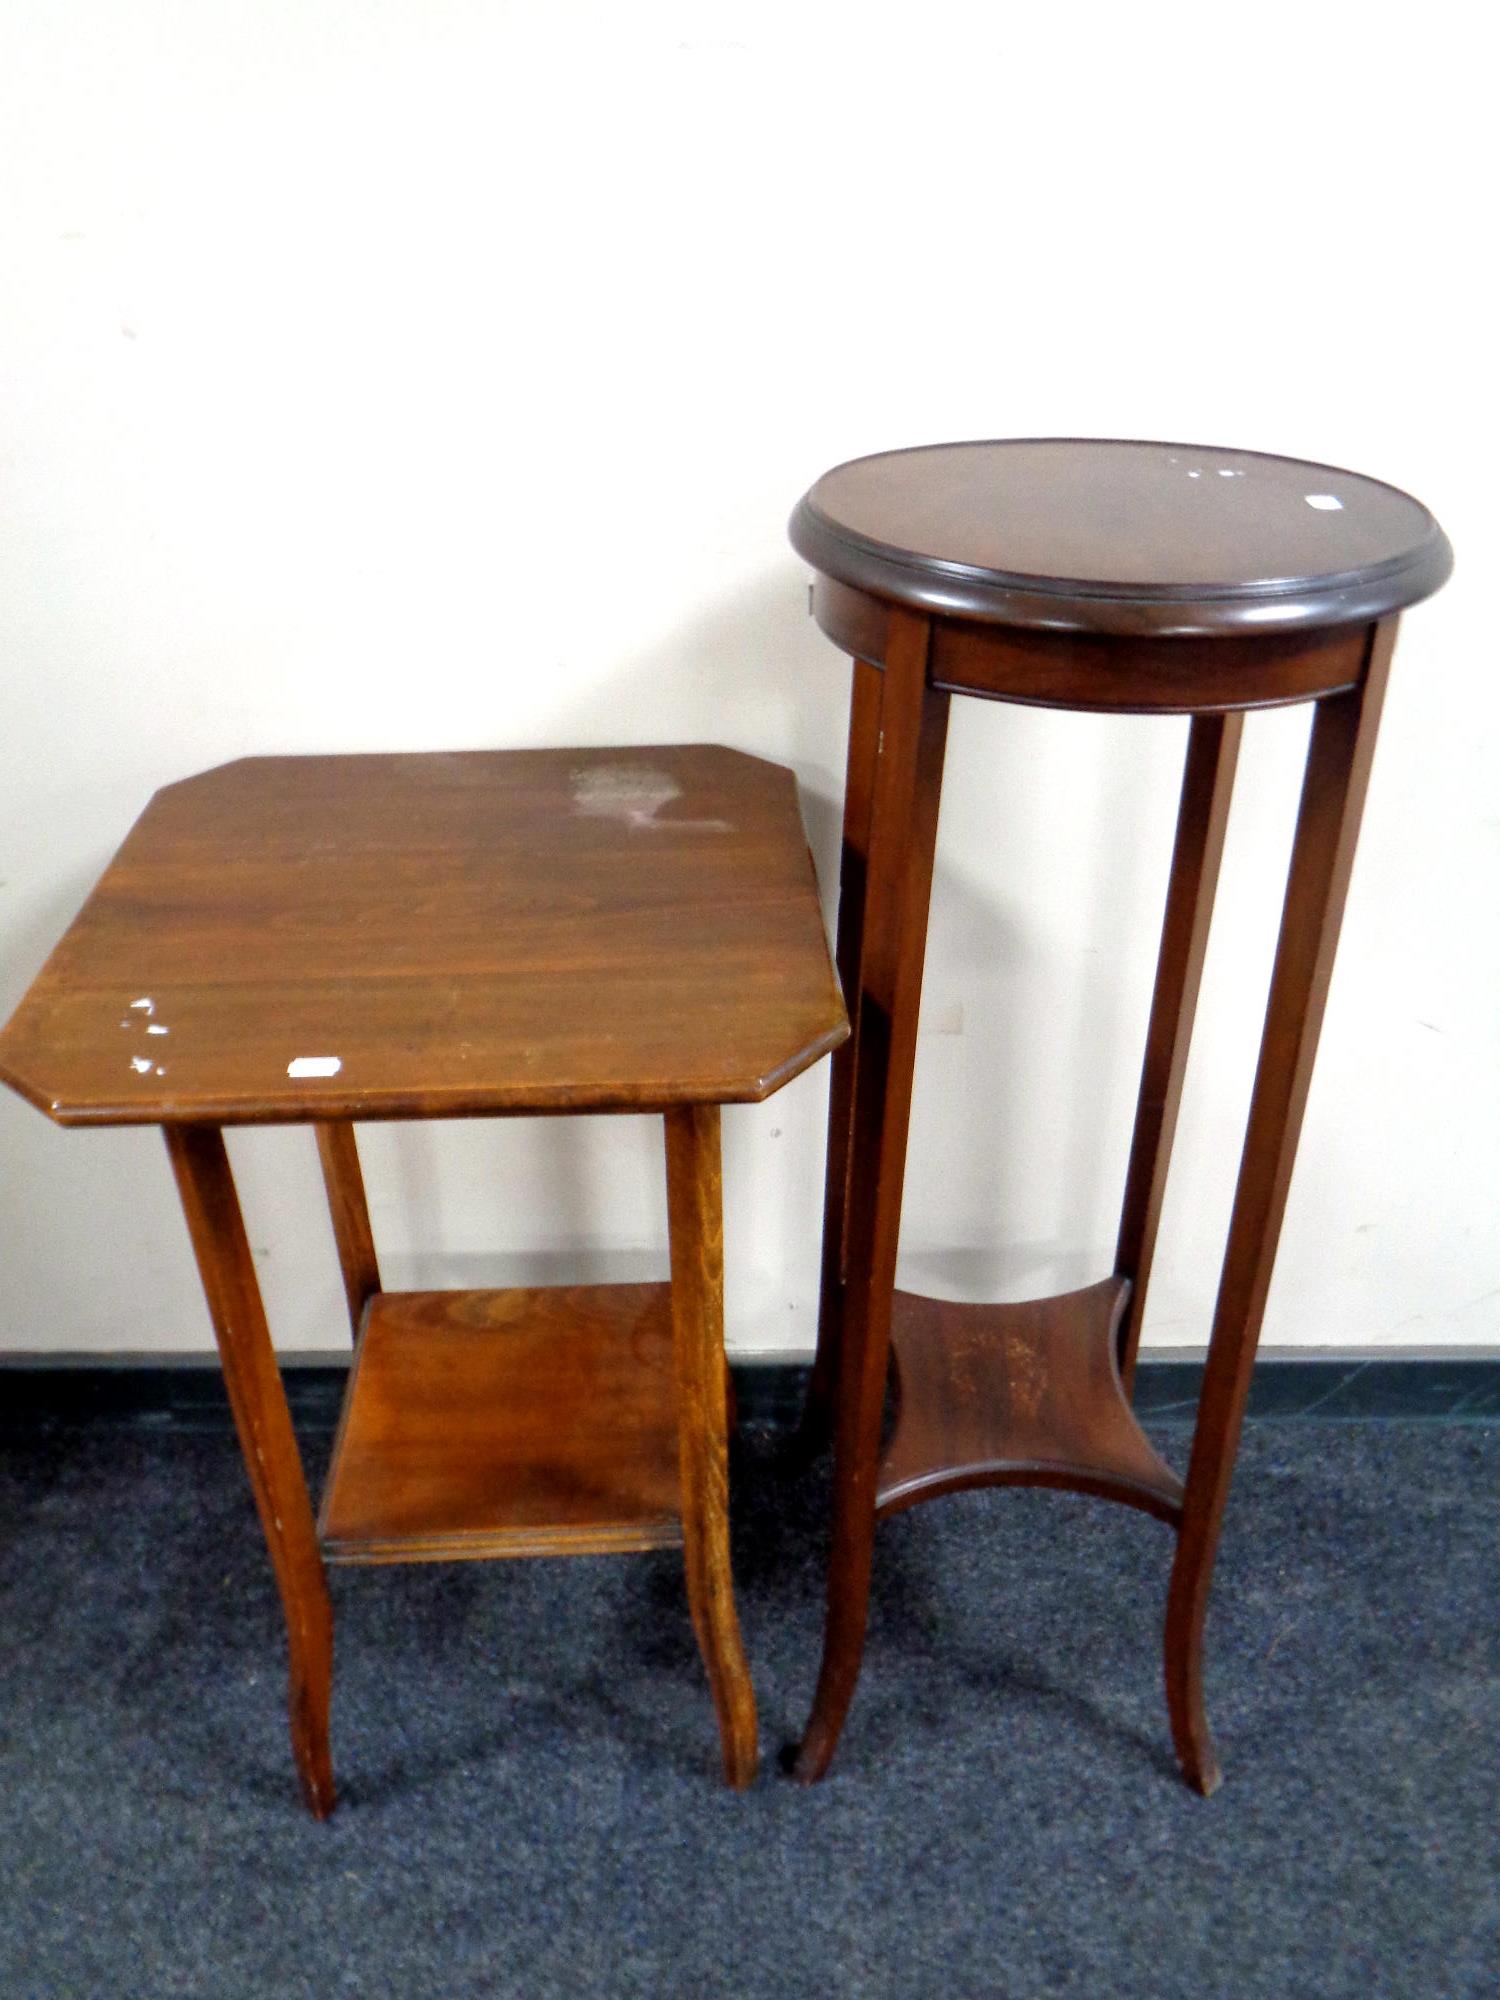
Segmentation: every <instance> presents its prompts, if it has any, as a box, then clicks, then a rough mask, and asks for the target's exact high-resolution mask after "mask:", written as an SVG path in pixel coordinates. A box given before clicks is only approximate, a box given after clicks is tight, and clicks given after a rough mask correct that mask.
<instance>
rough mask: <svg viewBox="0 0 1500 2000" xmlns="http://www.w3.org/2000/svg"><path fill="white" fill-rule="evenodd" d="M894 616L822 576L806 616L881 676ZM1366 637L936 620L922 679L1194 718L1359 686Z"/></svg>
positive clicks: (1030, 701) (1058, 702)
mask: <svg viewBox="0 0 1500 2000" xmlns="http://www.w3.org/2000/svg"><path fill="white" fill-rule="evenodd" d="M898 611H899V607H898V606H896V605H893V604H889V603H887V602H885V601H884V600H883V599H881V598H879V597H876V596H873V595H872V594H870V593H869V592H866V591H859V590H855V589H853V588H852V587H851V586H850V585H848V584H845V583H835V582H833V581H832V580H831V579H830V578H828V577H819V578H818V580H817V582H816V584H815V585H814V587H813V616H814V617H815V618H816V619H817V621H818V624H819V626H820V627H821V629H822V630H823V631H824V632H826V633H827V634H828V636H829V638H830V639H832V640H833V642H834V644H835V645H837V646H840V647H842V649H843V650H844V651H845V652H846V653H852V654H853V655H854V656H855V657H856V658H858V659H863V660H868V661H871V662H873V663H874V664H875V665H877V666H879V665H881V664H883V662H884V660H885V649H886V643H887V628H888V626H889V624H890V621H891V618H892V617H893V616H894V615H896V614H897V613H898ZM1363 658H1364V634H1363V628H1361V627H1358V626H1356V627H1354V628H1353V629H1352V630H1346V629H1344V628H1339V629H1337V630H1334V631H1331V632H1329V631H1322V630H1310V631H1294V632H1272V633H1267V634H1265V635H1263V636H1262V637H1260V638H1255V639H1251V638H1246V637H1244V636H1243V635H1241V634H1238V633H1225V634H1221V635H1220V636H1218V637H1215V638H1203V637H1195V638H1174V639H1173V640H1172V642H1171V644H1170V645H1167V644H1164V643H1163V635H1161V634H1160V633H1148V634H1145V635H1136V636H1133V637H1126V636H1123V635H1116V636H1109V637H1106V636H1101V635H1100V634H1099V633H1097V632H1082V633H1080V632H1031V631H1021V630H1018V629H1016V628H1015V627H1013V626H1006V625H982V624H979V623H977V622H975V621H974V620H972V619H943V620H942V621H941V622H938V623H935V624H934V626H933V631H932V654H931V664H930V667H929V675H930V678H931V680H932V682H933V684H934V685H935V686H937V687H941V688H946V689H947V690H948V692H949V693H950V694H974V695H981V696H988V697H989V698H990V699H992V700H995V701H1017V702H1024V703H1026V704H1027V705H1028V706H1030V707H1033V708H1081V709H1100V710H1105V711H1107V712H1108V713H1110V714H1112V715H1202V714H1205V713H1209V712H1212V711H1215V710H1218V711H1229V710H1240V709H1250V708H1284V707H1285V706H1286V705H1287V704H1288V703H1289V702H1296V701H1309V700H1312V699H1314V698H1315V697H1317V696H1319V695H1325V694H1339V693H1342V692H1343V691H1344V690H1345V689H1346V688H1351V687H1354V686H1356V685H1357V684H1358V681H1359V675H1360V668H1361V664H1362V662H1363Z"/></svg>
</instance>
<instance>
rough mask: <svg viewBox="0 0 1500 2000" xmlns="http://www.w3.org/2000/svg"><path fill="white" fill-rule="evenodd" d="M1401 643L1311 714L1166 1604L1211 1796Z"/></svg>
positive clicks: (1171, 1689)
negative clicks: (1274, 1323) (1274, 1324)
mask: <svg viewBox="0 0 1500 2000" xmlns="http://www.w3.org/2000/svg"><path fill="white" fill-rule="evenodd" d="M1395 644H1396V621H1395V620H1394V619H1387V620H1385V621H1384V622H1382V623H1381V624H1380V625H1377V626H1374V627H1372V628H1371V631H1370V654H1369V661H1368V666H1367V670H1366V674H1365V678H1364V683H1363V685H1362V687H1361V688H1360V689H1359V690H1358V692H1357V693H1355V694H1352V695H1343V696H1340V697H1339V698H1338V699H1336V700H1334V701H1326V702H1323V703H1321V704H1320V705H1319V707H1318V708H1317V709H1316V711H1315V712H1314V715H1313V726H1312V735H1311V738H1310V740H1309V743H1308V751H1307V770H1306V775H1305V777H1304V779H1303V784H1302V802H1301V806H1300V808H1299V811H1298V816H1297V829H1296V833H1295V835H1294V836H1293V841H1292V863H1291V870H1290V873H1289V875H1288V877H1287V887H1286V900H1285V902H1284V904H1283V907H1282V915H1281V930H1280V934H1279V936H1278V939H1277V944H1276V962H1275V965H1274V966H1273V968H1272V972H1271V994H1270V1000H1269V1003H1268V1005H1267V1009H1266V1025H1265V1031H1264V1033H1263V1035H1262V1037H1261V1045H1260V1060H1259V1063H1258V1065H1257V1067H1256V1072H1255V1086H1254V1089H1253V1090H1252V1092H1251V1097H1250V1117H1249V1122H1248V1125H1247V1127H1246V1132H1245V1149H1244V1153H1243V1155H1242V1156H1241V1160H1240V1173H1239V1181H1238V1183H1237V1185H1236V1188H1235V1197H1234V1209H1233V1212H1232V1214H1231V1216H1230V1221H1229V1242H1228V1245H1227V1247H1226V1249H1225V1253H1224V1270H1223V1274H1222V1276H1221V1278H1220V1280H1219V1296H1218V1302H1217V1304H1216V1306H1215V1308H1214V1321H1213V1330H1212V1332H1211V1334H1210V1336H1209V1347H1208V1365H1207V1368H1206V1370H1205V1372H1204V1377H1203V1390H1202V1394H1201V1397H1200V1400H1199V1405H1198V1424H1197V1428H1196V1430H1195V1432H1194V1434H1193V1449H1192V1456H1191V1458H1190V1459H1189V1462H1188V1472H1187V1481H1186V1490H1185V1493H1184V1497H1183V1514H1182V1528H1181V1532H1180V1535H1179V1537H1178V1543H1177V1555H1176V1560H1175V1561H1174V1563H1173V1565H1172V1582H1171V1589H1170V1591H1169V1593H1168V1598H1167V1621H1166V1635H1165V1659H1166V1675H1167V1703H1168V1708H1169V1710H1170V1713H1171V1719H1172V1738H1173V1742H1174V1744H1175V1746H1176V1750H1177V1756H1178V1760H1179V1762H1180V1763H1181V1765H1182V1768H1183V1771H1184V1773H1185V1774H1186V1776H1187V1778H1188V1781H1189V1783H1191V1784H1192V1785H1194V1786H1195V1787H1196V1788H1197V1789H1198V1790H1199V1791H1201V1792H1204V1793H1208V1792H1211V1791H1213V1790H1214V1788H1215V1787H1216V1786H1217V1784H1218V1783H1219V1775H1220V1774H1219V1762H1218V1757H1217V1755H1216V1753H1215V1750H1214V1745H1213V1739H1212V1737H1211V1735H1210V1733H1209V1727H1208V1718H1207V1713H1206V1711H1205V1707H1204V1698H1203V1626H1204V1619H1205V1616H1206V1613H1207V1609H1208V1593H1209V1587H1210V1584H1211V1582H1212V1580H1213V1566H1214V1557H1215V1554H1216V1552H1217V1549H1218V1541H1219V1529H1220V1525H1221V1523H1222V1521H1223V1516H1224V1506H1225V1503H1226V1501H1227V1499H1228V1497H1229V1485H1230V1481H1231V1479H1232V1477H1233V1475H1234V1456H1235V1451H1236V1448H1237V1446H1238V1444H1239V1436H1240V1428H1241V1425H1242V1423H1243V1421H1244V1415H1245V1402H1246V1398H1247V1397H1248V1395H1249V1392H1250V1375H1251V1370H1252V1369H1253V1367H1254V1365H1255V1346H1256V1342H1257V1340H1258V1339H1259V1338H1260V1326H1261V1320H1262V1319H1263V1317H1264V1315H1265V1309H1266V1296H1267V1293H1268V1292H1269V1291H1270V1286H1271V1272H1272V1268H1273V1266H1274V1264H1275V1261H1276V1244H1277V1239H1278V1237H1279V1235H1280V1232H1281V1218H1282V1215H1283V1213H1284V1211H1285V1209H1286V1200H1287V1192H1288V1189H1289V1188H1290V1186H1291V1179H1292V1166H1293V1163H1294V1162H1295V1160H1296V1156H1297V1140H1298V1137H1299V1136H1300V1134H1301V1130H1302V1113H1303V1110H1304V1108H1305V1106H1306V1103H1307V1092H1308V1086H1309V1084H1310V1083H1311V1081H1312V1070H1313V1058H1314V1056H1315V1055H1316V1053H1317V1047H1318V1036H1319V1033H1320V1031H1321V1029H1322V1025H1323V1008H1324V1003H1325V1001H1326V1000H1327V997H1328V983H1329V979H1330V977H1331V976H1332V972H1333V958H1334V952H1335V950H1336V949H1337V946H1338V936H1339V925H1340V923H1341V921H1342V918H1343V912H1344V900H1345V897H1346V895H1347V893H1348V888H1349V877H1350V874H1351V871H1352V869H1353V866H1354V849H1355V843H1356V841H1357V840H1358V837H1359V822H1360V817H1361V815H1362V813H1363V811H1364V801H1365V792H1366V789H1367V787H1368V784H1369V778H1370V766H1371V762H1372V760H1373V758H1374V755H1375V733H1376V730H1377V728H1378V727H1379V723H1380V709H1381V704H1382V702H1383V701H1384V699H1385V690H1386V684H1387V681H1388V679H1389V676H1390V667H1391V655H1392V652H1393V651H1394V648H1395Z"/></svg>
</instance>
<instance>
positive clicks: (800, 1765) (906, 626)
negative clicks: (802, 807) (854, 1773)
mask: <svg viewBox="0 0 1500 2000" xmlns="http://www.w3.org/2000/svg"><path fill="white" fill-rule="evenodd" d="M929 630H930V628H929V625H928V621H927V620H926V619H925V618H919V617H912V616H907V615H905V614H900V615H898V614H893V615H892V620H891V633H890V642H889V645H888V647H887V651H886V661H885V693H884V700H883V705H882V709H881V728H880V742H879V756H878V761H877V764H876V770H875V798H874V808H873V812H872V815H871V826H870V851H869V861H868V873H867V883H866V895H865V910H864V926H863V945H862V950H861V953H860V971H859V991H858V994H857V996H854V999H855V1005H856V1009H857V1020H858V1031H857V1033H858V1044H859V1061H858V1073H857V1075H856V1077H855V1082H854V1131H853V1157H854V1160H855V1162H856V1167H857V1170H856V1172H855V1173H854V1175H853V1178H852V1182H851V1186H850V1191H849V1211H848V1256H847V1282H846V1285H845V1288H844V1298H843V1327H842V1336H841V1341H840V1353H839V1360H838V1377H839V1380H838V1410H837V1415H836V1421H835V1437H834V1496H833V1533H832V1545H831V1550H830V1555H829V1565H828V1623H827V1629H826V1632H825V1634H824V1641H823V1661H822V1666H821V1668H820V1670H819V1675H818V1687H817V1693H816V1695H815V1697H814V1700H813V1709H812V1714H811V1716H810V1717H809V1719H808V1723H807V1728H806V1731H805V1732H804V1735H803V1738H802V1742H801V1744H800V1746H799V1747H798V1750H797V1752H796V1755H795V1761H794V1763H793V1767H792V1768H793V1771H794V1773H795V1775H796V1776H797V1777H798V1778H800V1779H801V1780H802V1781H803V1782H804V1783H808V1782H811V1781H813V1780H814V1779H817V1778H820V1777H821V1776H822V1775H823V1773H824V1772H825V1771H826V1770H827V1768H828V1763H829V1760H830V1758H831V1757H832V1756H833V1752H834V1749H835V1748H836V1746H837V1744H838V1739H839V1734H840V1732H841V1730H842V1728H843V1725H844V1717H845V1715H846V1714H847V1713H848V1708H849V1703H850V1700H851V1699H852V1697H853V1694H854V1688H855V1684H856V1682H857V1681H858V1679H859V1668H860V1661H861V1659H862V1657H863V1654H864V1642H865V1625H866V1619H867V1615H868V1609H869V1593H870V1561H871V1553H872V1548H873V1544H874V1537H875V1483H876V1473H877V1467H878V1462H879V1455H880V1424H881V1414H882V1409H883V1405H884V1401H885V1390H886V1378H887V1372H888V1366H889V1357H890V1330H891V1296H892V1292H893V1290H894V1287H895V1282H896V1249H897V1241H898V1238H899V1235H900V1228H901V1192H902V1186H903V1182H904V1177H905V1168H906V1139H907V1129H908V1124H909V1120H910V1115H911V1081H912V1069H913V1065H914V1063H915V1060H916V1049H917V1017H918V1013H919V1011H920V1007H921V999H922V963H923V956H924V951H925V947H926V941H927V908H928V901H929V898H930V895H931V890H932V864H933V854H934V850H935V848H936V844H937V821H938V801H939V798H940V795H941V792H942V777H943V752H944V748H945V745H946V742H947V734H948V697H947V695H946V694H943V693H941V692H940V691H938V690H937V689H934V688H932V687H930V686H928V684H927V650H928V638H929Z"/></svg>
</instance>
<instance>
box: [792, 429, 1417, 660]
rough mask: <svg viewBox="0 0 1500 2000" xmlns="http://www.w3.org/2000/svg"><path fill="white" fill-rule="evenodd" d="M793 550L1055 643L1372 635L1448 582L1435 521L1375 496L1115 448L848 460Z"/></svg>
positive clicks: (1208, 455)
mask: <svg viewBox="0 0 1500 2000" xmlns="http://www.w3.org/2000/svg"><path fill="white" fill-rule="evenodd" d="M791 538H792V542H793V544H794V546H795V547H796V549H797V551H798V553H799V554H800V555H802V556H803V557H805V558H806V560H807V561H808V562H809V563H810V564H811V565H812V566H813V568H814V569H816V570H817V571H819V573H820V574H822V575H824V576H831V577H835V578H837V579H838V581H839V582H841V583H846V584H851V585H853V587H854V588H855V589H857V590H865V591H869V592H872V593H873V594H874V595H875V596H877V597H881V598H885V599H888V600H890V601H891V602H893V603H897V604H904V605H906V606H908V607H909V608H910V609H913V610H920V611H927V612H931V613H934V614H936V615H937V616H939V617H943V618H978V619H984V620H994V621H996V622H998V623H1000V624H1004V625H1008V626H1011V627H1013V628H1021V627H1029V628H1034V629H1037V630H1042V631H1048V632H1108V633H1117V634H1132V633H1134V634H1140V633H1147V632H1159V633H1164V634H1171V635H1174V636H1179V637H1181V636H1187V635H1190V634H1195V633H1197V634H1203V635H1205V636H1214V635H1218V634H1223V633H1229V632H1247V633H1251V634H1254V635H1257V636H1260V635H1264V634H1265V633H1267V632H1269V631H1275V630H1277V629H1289V628H1293V627H1298V626H1327V625H1356V624H1364V623H1368V622H1369V621H1370V620H1371V619H1374V618H1378V617H1382V616H1384V615H1385V614H1386V613H1388V612H1391V611H1396V610H1399V609H1401V608H1402V607H1403V606H1405V605H1408V604H1414V603H1415V602H1416V601H1417V600H1418V599H1419V598H1422V597H1426V596H1428V595H1430V593H1431V592H1432V591H1434V590H1436V589H1437V588H1438V587H1439V586H1440V585H1441V584H1442V583H1443V581H1444V580H1445V579H1446V577H1447V576H1448V573H1449V571H1450V570H1451V568H1452V566H1453V556H1452V551H1451V550H1450V548H1449V546H1448V542H1447V538H1446V537H1445V536H1444V534H1443V531H1442V529H1441V528H1439V526H1438V525H1437V523H1436V521H1434V520H1433V518H1432V516H1431V515H1430V514H1429V513H1428V511H1427V509H1426V508H1425V507H1423V506H1422V505H1421V503H1420V502H1419V501H1416V500H1413V499H1412V498H1411V496H1410V495H1409V494H1406V493H1401V492H1399V491H1397V489H1396V488H1395V487H1393V486H1386V485H1384V484H1383V483H1382V482H1381V481H1379V480H1376V479H1367V478H1365V477H1364V476H1363V475H1361V474H1359V473H1353V472H1345V471H1343V470H1341V469H1340V468H1338V467H1336V466H1327V465H1317V464H1312V463H1308V462H1306V461H1303V460H1300V459H1291V458H1276V457H1272V456H1270V455H1269V454H1267V453H1265V452H1252V451H1230V450H1223V449H1220V448H1219V447H1218V446H1213V445H1185V444H1157V443H1150V442H1146V441H1140V440H1125V439H1116V438H1006V439H999V440H991V441H979V442H975V443H964V444H945V445H927V446H922V447H920V448H918V449H916V450H912V451H891V452H881V453H877V454H876V455H874V456H873V457H870V458H859V459H854V460H852V461H851V462H850V463H848V464H846V465H840V466H836V467H834V469H833V470H832V471H831V472H826V473H824V475H823V477H822V478H821V479H819V480H818V482H817V483H816V485H815V486H813V488H812V489H811V491H810V492H809V493H807V494H806V495H805V496H804V498H803V499H802V501H801V502H800V503H799V505H798V507H797V510H796V512H795V513H794V514H793V516H792V521H791ZM865 657H867V658H868V657H869V655H868V654H865Z"/></svg>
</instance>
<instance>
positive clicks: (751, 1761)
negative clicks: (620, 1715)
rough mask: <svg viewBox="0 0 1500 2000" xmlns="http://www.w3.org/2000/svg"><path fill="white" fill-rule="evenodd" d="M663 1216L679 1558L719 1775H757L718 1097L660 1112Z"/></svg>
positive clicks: (741, 1780)
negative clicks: (737, 1574)
mask: <svg viewBox="0 0 1500 2000" xmlns="http://www.w3.org/2000/svg"><path fill="white" fill-rule="evenodd" d="M666 1141H667V1223H668V1232H669V1235H670V1237H671V1246H672V1288H671V1300H672V1334H673V1355H674V1362H675V1373H676V1391H677V1395H676V1407H677V1448H678V1453H679V1461H680V1468H681V1482H680V1483H681V1489H682V1529H683V1544H684V1547H683V1563H684V1568H685V1570H686V1573H687V1590H688V1604H689V1607H690V1608H691V1611H692V1618H693V1630H694V1631H695V1632H696V1633H697V1635H698V1648H699V1651H700V1652H701V1653H702V1655H703V1664H704V1666H705V1668H706V1669H707V1671H708V1684H709V1687H710V1688H711V1690H712V1692H713V1699H714V1708H715V1710H716V1711H717V1713H718V1718H719V1738H720V1744H721V1748H722V1751H723V1759H724V1777H725V1780H726V1782H727V1783H729V1784H730V1785H732V1786H734V1788H735V1789H736V1790H743V1789H744V1787H745V1786H746V1785H748V1784H750V1783H751V1781H752V1780H753V1778H754V1776H755V1770H756V1765H757V1763H758V1761H759V1751H758V1748H757V1743H756V1723H755V1694H754V1690H753V1689H752V1687H751V1685H750V1671H749V1668H748V1667H747V1666H746V1664H745V1650H744V1647H743V1645H742V1644H741V1642H740V1627H739V1619H738V1617H737V1616H736V1614H735V1608H734V1580H733V1576H732V1574H731V1572H730V1566H729V1465H728V1451H727V1430H728V1411H727V1408H726V1404H725V1396H724V1379H725V1369H724V1221H723V1213H724V1210H723V1197H722V1187H721V1180H720V1158H719V1112H718V1108H717V1106H712V1105H692V1106H687V1107H684V1108H682V1109H680V1110H673V1111H669V1112H668V1113H667V1114H666Z"/></svg>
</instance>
